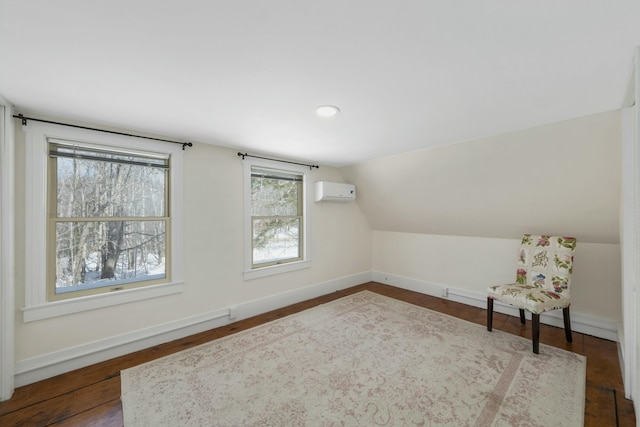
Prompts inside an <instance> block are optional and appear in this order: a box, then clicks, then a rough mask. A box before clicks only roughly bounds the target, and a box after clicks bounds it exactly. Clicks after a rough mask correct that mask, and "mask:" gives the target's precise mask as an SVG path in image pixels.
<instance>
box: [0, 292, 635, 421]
mask: <svg viewBox="0 0 640 427" xmlns="http://www.w3.org/2000/svg"><path fill="white" fill-rule="evenodd" d="M362 290H369V291H372V292H377V293H379V294H382V295H386V296H389V297H393V298H397V299H400V300H403V301H407V302H410V303H413V304H416V305H419V306H422V307H425V308H429V309H431V310H435V311H439V312H442V313H446V314H449V315H452V316H455V317H458V318H460V319H464V320H468V321H471V322H475V323H479V324H483V325H484V324H485V322H486V310H482V309H479V308H476V307H470V306H467V305H464V304H459V303H455V302H452V301H447V300H443V299H440V298H435V297H431V296H427V295H423V294H420V293H416V292H411V291H406V290H403V289H398V288H394V287H392V286H387V285H383V284H380V283H373V282H371V283H366V284H363V285H359V286H356V287H353V288H350V289H347V290H344V291H339V292H335V293H332V294H330V295H325V296H322V297H319V298H315V299H313V300H309V301H305V302H301V303H298V304H294V305H292V306H289V307H285V308H282V309H279V310H275V311H272V312H269V313H265V314H262V315H259V316H256V317H252V318H250V319H246V320H241V321H239V322H236V323H233V324H230V325H227V326H224V327H220V328H217V329H212V330H210V331H206V332H203V333H200V334H197V335H193V336H190V337H187V338H183V339H180V340H176V341H172V342H170V343H166V344H162V345H158V346H155V347H152V348H149V349H147V350H143V351H139V352H136V353H132V354H129V355H125V356H122V357H118V358H115V359H112V360H109V361H106V362H103V363H99V364H96V365H92V366H89V367H86V368H82V369H79V370H77V371H73V372H69V373H67V374H63V375H59V376H57V377H54V378H50V379H47V380H44V381H40V382H38V383H34V384H30V385H27V386H24V387H20V388H18V389H16V391H15V393H14V395H13V397H12V398H11V399H10V400H8V401H5V402H0V426H4V427H9V426H48V425H57V426H122V408H121V405H120V370H122V369H126V368H129V367H132V366H135V365H138V364H140V363H144V362H147V361H150V360H153V359H156V358H158V357H162V356H166V355H168V354H171V353H175V352H178V351H180V350H184V349H186V348H189V347H193V346H196V345H199V344H202V343H205V342H207V341H211V340H214V339H216V338H220V337H223V336H226V335H230V334H233V333H235V332H239V331H241V330H244V329H248V328H251V327H254V326H257V325H260V324H262V323H266V322H269V321H271V320H275V319H277V318H280V317H283V316H287V315H289V314H293V313H296V312H299V311H302V310H305V309H308V308H311V307H314V306H316V305H319V304H323V303H325V302H329V301H332V300H334V299H337V298H340V297H343V296H345V295H349V294H352V293H355V292H359V291H362ZM493 328H494V329H497V330H502V331H506V332H510V333H512V334H515V335H519V336H524V337H527V338H531V325H530V322H527V325H526V326H523V325H521V324H520V319H519V318H518V317H511V316H506V315H503V314H499V313H495V314H494V320H493ZM540 342H541V343H543V344H547V345H552V346H555V347H559V348H564V349H566V350H569V351H573V352H576V353H579V354H582V355H585V356H586V357H587V387H586V402H585V426H597V427H604V426H635V425H636V420H635V414H634V410H633V404H632V402H631V401H629V400H626V399H625V398H624V389H623V386H622V377H621V372H620V365H619V362H618V354H617V346H616V343H614V342H611V341H607V340H603V339H600V338H595V337H592V336H589V335H583V334H580V333H576V332H574V334H573V343H571V344H569V343H567V342H566V341H565V337H564V331H563V330H562V329H559V328H554V327H551V326H546V325H541V327H540Z"/></svg>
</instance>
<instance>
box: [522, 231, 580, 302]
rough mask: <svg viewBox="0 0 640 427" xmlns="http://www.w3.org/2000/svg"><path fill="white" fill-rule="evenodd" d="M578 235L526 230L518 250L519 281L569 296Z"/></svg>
mask: <svg viewBox="0 0 640 427" xmlns="http://www.w3.org/2000/svg"><path fill="white" fill-rule="evenodd" d="M575 249H576V239H575V238H573V237H561V236H539V235H533V234H525V235H524V236H523V237H522V243H521V245H520V252H519V254H518V271H517V273H516V282H517V283H519V284H522V285H531V286H535V287H538V288H544V289H546V290H548V291H550V292H555V293H557V294H560V295H562V296H564V297H566V298H568V297H569V287H570V286H571V273H572V272H573V252H574V251H575Z"/></svg>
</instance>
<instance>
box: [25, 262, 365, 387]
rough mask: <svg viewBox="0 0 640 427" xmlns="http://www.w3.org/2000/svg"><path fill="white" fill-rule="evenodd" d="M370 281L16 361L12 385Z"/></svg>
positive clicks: (331, 284) (348, 281) (345, 281)
mask: <svg viewBox="0 0 640 427" xmlns="http://www.w3.org/2000/svg"><path fill="white" fill-rule="evenodd" d="M369 281H371V272H370V271H367V272H363V273H359V274H354V275H351V276H345V277H340V278H338V279H334V280H330V281H327V282H323V283H318V284H316V285H310V286H306V287H304V288H300V289H295V290H292V291H288V292H283V293H280V294H276V295H272V296H269V297H267V298H262V299H259V300H255V301H249V302H246V303H242V304H238V305H237V306H232V307H227V308H222V309H219V310H214V311H211V312H208V313H202V314H199V315H196V316H191V317H188V318H184V319H180V320H176V321H172V322H167V323H164V324H161V325H157V326H154V327H151V328H145V329H139V330H137V331H132V332H129V333H126V334H122V335H118V336H113V337H109V338H105V339H102V340H98V341H93V342H90V343H86V344H82V345H79V346H75V347H70V348H66V349H63V350H60V351H55V352H52V353H47V354H43V355H40V356H36V357H32V358H29V359H24V360H20V361H17V362H16V365H15V368H16V369H15V385H16V387H20V386H23V385H26V384H31V383H34V382H36V381H40V380H43V379H46V378H51V377H53V376H56V375H59V374H63V373H65V372H69V371H73V370H75V369H80V368H83V367H85V366H89V365H92V364H95V363H99V362H104V361H106V360H109V359H113V358H115V357H119V356H123V355H125V354H129V353H133V352H135V351H139V350H143V349H145V348H149V347H153V346H154V345H159V344H163V343H166V342H169V341H173V340H176V339H180V338H184V337H187V336H189V335H193V334H197V333H200V332H203V331H206V330H209V329H213V328H218V327H221V326H225V325H228V324H230V323H232V322H235V321H236V320H240V319H244V318H248V317H252V316H255V315H257V314H261V313H265V312H267V311H271V310H276V309H278V308H281V307H285V306H287V305H291V304H295V303H297V302H301V301H305V300H308V299H312V298H315V297H318V296H321V295H325V294H328V293H331V292H335V291H337V290H341V289H346V288H350V287H352V286H356V285H359V284H361V283H366V282H369Z"/></svg>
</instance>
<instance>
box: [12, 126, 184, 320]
mask: <svg viewBox="0 0 640 427" xmlns="http://www.w3.org/2000/svg"><path fill="white" fill-rule="evenodd" d="M23 129H24V131H25V136H26V147H25V155H26V177H25V187H26V201H25V203H26V223H27V224H29V226H28V227H26V230H25V253H26V257H27V259H26V266H25V307H24V308H22V313H23V321H24V322H32V321H37V320H43V319H47V318H51V317H56V316H64V315H68V314H72V313H79V312H82V311H87V310H93V309H96V308H101V307H109V306H113V305H118V304H124V303H130V302H134V301H140V300H143V299H150V298H157V297H160V296H165V295H171V294H175V293H179V292H182V291H183V289H184V285H183V271H182V269H183V260H182V257H183V251H182V245H183V237H182V236H183V226H184V221H183V202H182V197H183V191H182V186H183V151H182V150H181V148H180V146H178V145H175V144H167V143H162V142H156V141H148V140H145V141H139V140H136V139H135V138H131V137H127V136H121V135H110V134H109V135H107V134H103V133H100V132H96V131H91V130H85V129H75V128H73V129H69V128H61V127H60V126H57V125H54V124H44V123H39V122H30V123H29V125H28V126H24V127H23ZM48 139H66V140H73V141H81V142H84V143H87V144H93V145H104V146H108V147H114V148H120V149H126V150H139V151H153V152H157V153H163V154H169V155H171V168H170V174H171V175H170V179H169V185H170V188H169V194H170V203H171V206H170V208H169V209H170V212H171V249H170V250H171V282H170V283H163V284H159V285H150V286H144V287H140V288H136V289H130V290H124V291H118V292H109V293H103V294H99V295H93V296H88V297H78V298H73V299H68V300H64V301H56V302H50V301H47V285H46V282H47V278H46V271H45V270H46V269H45V268H42V266H43V265H46V256H47V254H46V247H47V244H46V243H47V242H46V236H47V233H46V226H47V159H48V150H47V147H48V145H47V141H48Z"/></svg>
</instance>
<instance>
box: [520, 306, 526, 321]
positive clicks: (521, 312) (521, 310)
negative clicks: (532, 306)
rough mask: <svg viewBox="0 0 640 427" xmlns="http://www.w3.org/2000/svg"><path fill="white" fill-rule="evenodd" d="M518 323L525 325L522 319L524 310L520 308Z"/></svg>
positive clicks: (523, 318)
mask: <svg viewBox="0 0 640 427" xmlns="http://www.w3.org/2000/svg"><path fill="white" fill-rule="evenodd" d="M520 323H522V324H523V325H524V324H525V323H527V321H526V320H525V317H524V310H523V309H522V308H521V309H520Z"/></svg>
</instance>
